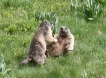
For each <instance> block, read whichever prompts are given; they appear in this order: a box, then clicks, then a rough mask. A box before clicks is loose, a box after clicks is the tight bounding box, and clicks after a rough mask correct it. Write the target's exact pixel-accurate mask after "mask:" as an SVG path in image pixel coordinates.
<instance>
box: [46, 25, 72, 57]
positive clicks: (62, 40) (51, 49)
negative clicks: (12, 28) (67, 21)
mask: <svg viewBox="0 0 106 78" xmlns="http://www.w3.org/2000/svg"><path fill="white" fill-rule="evenodd" d="M54 38H57V40H58V42H55V43H52V44H49V45H48V48H47V54H50V55H51V56H59V55H61V54H62V55H66V54H67V53H69V52H71V51H72V50H73V49H74V36H73V35H72V34H71V32H70V29H69V28H68V27H66V26H62V27H61V28H60V31H59V33H58V34H56V35H54Z"/></svg>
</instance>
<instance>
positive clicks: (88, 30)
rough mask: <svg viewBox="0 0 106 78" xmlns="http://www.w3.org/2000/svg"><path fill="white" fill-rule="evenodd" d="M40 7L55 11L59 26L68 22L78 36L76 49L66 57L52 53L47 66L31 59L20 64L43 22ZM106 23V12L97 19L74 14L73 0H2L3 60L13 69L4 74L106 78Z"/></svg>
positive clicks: (0, 55) (0, 38)
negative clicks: (35, 62)
mask: <svg viewBox="0 0 106 78" xmlns="http://www.w3.org/2000/svg"><path fill="white" fill-rule="evenodd" d="M20 4H21V5H20ZM36 11H40V12H41V13H43V12H51V13H52V12H54V13H55V14H56V15H57V16H58V18H59V26H62V25H66V26H68V27H69V28H70V30H71V32H72V34H73V35H74V36H75V49H74V51H73V52H72V53H70V54H69V55H67V56H66V57H63V56H60V57H59V58H53V57H48V58H47V59H46V64H45V65H43V66H39V65H35V64H34V63H30V64H28V65H26V66H24V67H20V66H19V63H20V62H21V61H22V60H23V59H24V58H26V56H27V54H28V50H29V46H30V41H31V39H32V37H33V35H34V32H35V31H36V29H37V27H38V26H39V24H40V22H41V21H35V17H34V15H35V13H36ZM105 12H106V10H105ZM105 25H106V14H105V13H104V15H102V16H101V17H100V18H99V19H98V20H97V21H96V22H87V21H85V20H84V18H83V15H74V12H72V11H71V10H70V0H66V1H64V0H55V1H54V0H50V1H47V0H43V1H42V0H21V1H20V0H1V2H0V60H1V61H2V60H3V59H4V62H5V66H4V67H5V71H6V69H12V70H11V71H8V72H7V73H5V74H2V75H3V76H4V78H106V34H105V33H106V26H105ZM1 71H2V70H1V69H0V72H1ZM2 72H3V71H2ZM0 77H1V75H0ZM1 78H2V77H1Z"/></svg>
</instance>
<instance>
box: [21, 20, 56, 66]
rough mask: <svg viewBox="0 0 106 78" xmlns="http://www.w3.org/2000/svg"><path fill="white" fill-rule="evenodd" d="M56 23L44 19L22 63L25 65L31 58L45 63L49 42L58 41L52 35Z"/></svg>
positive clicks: (41, 63) (39, 62)
mask: <svg viewBox="0 0 106 78" xmlns="http://www.w3.org/2000/svg"><path fill="white" fill-rule="evenodd" d="M53 26H54V25H53V24H52V23H50V22H49V21H43V22H42V23H41V24H40V26H39V28H38V30H37V31H36V32H35V35H34V37H33V39H32V41H31V44H30V49H29V54H28V57H27V59H25V60H23V61H22V62H21V63H20V65H25V64H27V63H28V62H30V61H31V60H32V61H34V62H36V63H38V64H40V65H43V64H44V63H45V59H46V55H45V52H46V45H47V43H48V42H56V41H57V40H56V39H54V38H53V37H52V30H51V29H52V27H53Z"/></svg>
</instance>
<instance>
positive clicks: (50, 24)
mask: <svg viewBox="0 0 106 78" xmlns="http://www.w3.org/2000/svg"><path fill="white" fill-rule="evenodd" d="M47 26H50V27H51V29H53V27H54V25H53V24H52V23H51V22H49V21H42V22H41V24H40V27H47Z"/></svg>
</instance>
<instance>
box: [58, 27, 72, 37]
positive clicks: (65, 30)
mask: <svg viewBox="0 0 106 78" xmlns="http://www.w3.org/2000/svg"><path fill="white" fill-rule="evenodd" d="M59 34H60V36H62V37H66V36H69V35H70V29H69V28H68V27H66V26H62V27H61V28H60V31H59Z"/></svg>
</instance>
